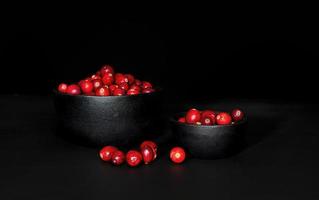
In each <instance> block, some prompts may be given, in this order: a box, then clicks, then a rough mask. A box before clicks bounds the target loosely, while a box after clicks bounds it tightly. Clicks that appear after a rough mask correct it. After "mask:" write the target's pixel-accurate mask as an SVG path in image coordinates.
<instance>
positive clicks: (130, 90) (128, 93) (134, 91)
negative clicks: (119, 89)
mask: <svg viewBox="0 0 319 200" xmlns="http://www.w3.org/2000/svg"><path fill="white" fill-rule="evenodd" d="M126 94H127V95H129V96H132V95H138V94H140V91H139V90H135V89H129V90H128V91H127V92H126Z"/></svg>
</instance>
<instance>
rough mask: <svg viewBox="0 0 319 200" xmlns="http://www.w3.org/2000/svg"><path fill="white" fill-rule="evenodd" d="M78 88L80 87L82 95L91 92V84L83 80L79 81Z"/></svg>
mask: <svg viewBox="0 0 319 200" xmlns="http://www.w3.org/2000/svg"><path fill="white" fill-rule="evenodd" d="M80 87H81V90H82V92H83V93H84V94H89V93H91V92H92V91H93V88H94V86H93V83H92V82H91V81H89V80H85V81H81V82H80Z"/></svg>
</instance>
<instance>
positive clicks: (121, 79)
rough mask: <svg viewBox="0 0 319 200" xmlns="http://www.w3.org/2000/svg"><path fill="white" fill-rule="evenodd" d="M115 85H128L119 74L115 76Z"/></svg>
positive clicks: (126, 80)
mask: <svg viewBox="0 0 319 200" xmlns="http://www.w3.org/2000/svg"><path fill="white" fill-rule="evenodd" d="M115 83H116V84H118V85H120V84H121V83H128V79H127V78H126V77H125V76H124V75H123V74H121V73H116V74H115Z"/></svg>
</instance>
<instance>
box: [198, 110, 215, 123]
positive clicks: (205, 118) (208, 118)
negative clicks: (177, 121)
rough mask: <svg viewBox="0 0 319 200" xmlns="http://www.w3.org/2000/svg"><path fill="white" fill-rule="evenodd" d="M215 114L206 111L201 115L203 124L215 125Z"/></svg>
mask: <svg viewBox="0 0 319 200" xmlns="http://www.w3.org/2000/svg"><path fill="white" fill-rule="evenodd" d="M215 116H216V114H215V112H214V111H211V110H205V111H203V112H202V114H201V124H202V125H214V124H215V122H216V120H215Z"/></svg>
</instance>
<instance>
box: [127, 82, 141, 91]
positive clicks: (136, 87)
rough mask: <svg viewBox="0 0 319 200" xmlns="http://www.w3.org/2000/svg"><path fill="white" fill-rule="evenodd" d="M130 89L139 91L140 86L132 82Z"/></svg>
mask: <svg viewBox="0 0 319 200" xmlns="http://www.w3.org/2000/svg"><path fill="white" fill-rule="evenodd" d="M130 90H138V91H139V92H140V91H141V87H140V86H138V85H136V84H133V85H131V87H130Z"/></svg>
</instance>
